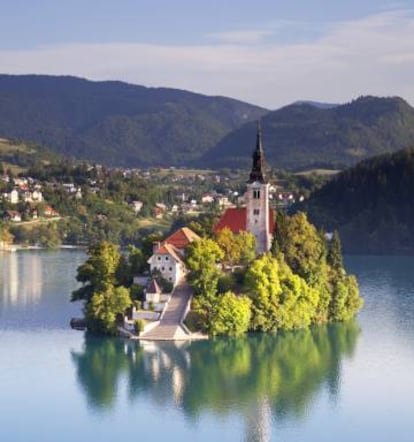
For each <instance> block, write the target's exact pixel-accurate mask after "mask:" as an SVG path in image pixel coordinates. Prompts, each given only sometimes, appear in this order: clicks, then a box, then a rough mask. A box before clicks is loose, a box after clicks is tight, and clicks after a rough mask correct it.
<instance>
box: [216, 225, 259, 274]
mask: <svg viewBox="0 0 414 442" xmlns="http://www.w3.org/2000/svg"><path fill="white" fill-rule="evenodd" d="M216 242H217V244H218V245H219V246H220V248H221V250H222V251H223V253H224V257H223V264H225V265H228V266H234V265H240V264H242V265H247V264H248V263H250V262H252V261H253V260H254V258H255V257H256V238H255V236H254V235H253V234H251V233H248V232H245V231H242V232H240V233H239V234H237V235H236V234H234V233H233V232H232V231H231V230H230V229H229V228H228V227H225V228H224V229H222V230H220V232H218V233H217V235H216Z"/></svg>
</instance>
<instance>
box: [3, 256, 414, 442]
mask: <svg viewBox="0 0 414 442" xmlns="http://www.w3.org/2000/svg"><path fill="white" fill-rule="evenodd" d="M84 259H85V255H84V253H83V252H82V251H75V250H62V251H55V252H50V251H21V252H17V253H10V254H7V253H3V254H1V253H0V278H1V283H0V362H1V363H0V441H5V442H17V441H25V442H30V441H42V442H46V441H53V442H56V441H59V442H65V441H87V440H96V441H99V442H104V441H115V440H119V439H122V440H127V439H130V440H143V439H144V438H145V439H146V440H148V441H150V440H152V441H163V440H172V441H180V440H181V441H187V440H189V441H209V442H211V441H252V442H253V441H333V440H335V441H387V442H388V441H407V442H408V441H410V442H412V441H413V440H414V258H413V257H361V256H358V257H347V259H346V265H347V268H348V270H349V271H350V272H352V273H354V274H356V275H357V277H358V280H359V283H360V288H361V292H362V296H363V297H364V299H365V307H364V309H363V311H362V312H361V314H360V315H359V316H358V317H357V318H356V320H355V321H352V322H350V323H346V324H334V325H331V326H320V327H313V328H311V329H310V330H306V331H300V332H289V333H279V334H277V335H261V336H258V335H254V336H248V337H244V338H240V339H216V340H214V341H201V342H195V343H192V344H189V343H184V344H177V345H175V344H173V343H161V344H155V343H147V344H140V343H138V342H130V341H126V340H121V339H98V338H86V337H85V335H84V333H82V332H78V331H73V330H71V329H70V328H69V325H68V324H69V320H70V318H71V317H72V316H78V315H79V313H80V306H79V305H77V304H71V303H70V302H69V296H70V292H71V291H72V290H73V289H74V288H76V287H77V284H76V281H75V274H76V267H77V266H78V265H79V264H81V263H82V262H83V261H84Z"/></svg>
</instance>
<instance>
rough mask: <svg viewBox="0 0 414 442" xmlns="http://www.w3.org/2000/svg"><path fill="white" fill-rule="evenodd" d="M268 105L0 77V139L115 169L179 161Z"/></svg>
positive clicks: (117, 85)
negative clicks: (25, 142)
mask: <svg viewBox="0 0 414 442" xmlns="http://www.w3.org/2000/svg"><path fill="white" fill-rule="evenodd" d="M265 113H267V110H266V109H263V108H260V107H258V106H253V105H250V104H248V103H244V102H242V101H238V100H234V99H231V98H227V97H219V96H215V97H209V96H206V95H202V94H197V93H194V92H189V91H184V90H179V89H170V88H147V87H145V86H140V85H132V84H130V83H124V82H120V81H104V82H99V81H96V82H95V81H90V80H86V79H80V78H77V77H72V76H44V75H23V76H15V75H0V136H3V137H5V138H18V139H23V140H29V141H31V142H36V143H40V144H42V145H45V146H46V147H48V148H51V149H53V150H56V151H58V152H60V153H64V154H65V155H71V156H74V157H76V158H78V159H86V160H93V161H99V162H103V163H106V164H108V165H114V166H116V165H117V166H127V165H133V166H142V167H143V166H150V165H156V164H158V165H160V164H162V163H165V164H166V165H181V164H183V162H184V163H187V164H188V163H189V162H190V161H191V160H192V159H193V158H194V157H197V156H200V155H201V154H202V153H203V152H204V151H206V150H208V149H210V148H211V147H213V146H214V145H215V144H216V143H217V142H218V140H219V139H221V138H222V136H224V135H225V134H227V133H229V132H230V131H232V130H233V129H235V128H236V127H238V126H240V125H241V124H242V123H244V122H246V121H250V120H256V119H258V118H260V117H261V116H262V115H264V114H265Z"/></svg>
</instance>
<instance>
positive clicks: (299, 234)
mask: <svg viewBox="0 0 414 442" xmlns="http://www.w3.org/2000/svg"><path fill="white" fill-rule="evenodd" d="M281 229H282V230H283V232H282V233H279V234H278V236H277V237H276V244H277V246H276V249H277V250H279V251H280V252H282V253H283V255H284V257H285V260H286V263H287V264H288V265H289V267H290V268H291V269H292V271H293V272H294V273H296V274H297V275H299V276H300V277H302V278H303V279H305V281H306V282H307V283H308V284H309V285H310V286H311V287H315V288H319V287H320V286H321V283H322V282H323V281H324V279H325V273H326V245H325V240H324V238H322V237H321V235H320V234H319V233H318V231H317V230H316V228H315V226H313V225H312V224H311V223H310V222H309V221H308V219H307V217H306V215H305V214H304V213H303V212H298V213H297V214H295V215H294V216H292V217H288V218H283V222H282V226H281Z"/></svg>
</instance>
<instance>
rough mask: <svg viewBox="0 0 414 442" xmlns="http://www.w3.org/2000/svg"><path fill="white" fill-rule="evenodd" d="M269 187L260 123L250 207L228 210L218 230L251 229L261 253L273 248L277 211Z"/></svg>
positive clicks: (247, 196)
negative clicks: (273, 205)
mask: <svg viewBox="0 0 414 442" xmlns="http://www.w3.org/2000/svg"><path fill="white" fill-rule="evenodd" d="M269 187H270V184H269V182H268V181H267V180H266V178H265V175H264V153H263V145H262V133H261V127H260V125H259V127H258V129H257V138H256V149H255V150H254V152H253V164H252V169H251V172H250V176H249V180H248V181H247V191H246V194H245V201H246V206H245V207H229V208H228V209H226V211H225V212H224V213H223V215H222V216H221V218H220V220H219V221H218V223H217V224H216V226H215V229H214V230H215V232H219V231H220V230H222V229H224V228H225V227H227V228H229V229H230V230H231V231H232V232H233V233H235V234H238V233H240V232H241V231H246V232H250V233H252V234H253V235H254V236H255V238H256V251H257V253H258V254H259V253H265V252H267V251H269V250H270V247H271V244H272V238H273V231H274V228H275V220H274V212H273V209H271V208H270V207H269Z"/></svg>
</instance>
